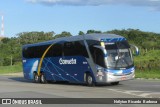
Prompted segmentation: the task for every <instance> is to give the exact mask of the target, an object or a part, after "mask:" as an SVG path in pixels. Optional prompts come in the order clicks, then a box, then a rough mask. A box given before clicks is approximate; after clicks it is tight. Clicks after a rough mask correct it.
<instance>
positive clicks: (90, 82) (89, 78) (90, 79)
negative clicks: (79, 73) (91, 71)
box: [88, 75, 93, 85]
mask: <svg viewBox="0 0 160 107" xmlns="http://www.w3.org/2000/svg"><path fill="white" fill-rule="evenodd" d="M92 81H93V80H92V77H91V76H90V75H89V76H88V84H90V85H91V84H92Z"/></svg>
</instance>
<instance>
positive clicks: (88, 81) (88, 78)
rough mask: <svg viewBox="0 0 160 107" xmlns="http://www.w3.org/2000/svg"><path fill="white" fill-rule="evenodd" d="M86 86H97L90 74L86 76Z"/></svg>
mask: <svg viewBox="0 0 160 107" xmlns="http://www.w3.org/2000/svg"><path fill="white" fill-rule="evenodd" d="M86 84H87V86H94V85H95V83H94V82H93V77H92V75H91V74H89V73H87V74H86Z"/></svg>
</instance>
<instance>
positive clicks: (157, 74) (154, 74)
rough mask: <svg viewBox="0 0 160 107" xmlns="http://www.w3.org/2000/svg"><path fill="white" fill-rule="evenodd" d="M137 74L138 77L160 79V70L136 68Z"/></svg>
mask: <svg viewBox="0 0 160 107" xmlns="http://www.w3.org/2000/svg"><path fill="white" fill-rule="evenodd" d="M135 75H136V78H145V79H148V78H158V79H160V70H152V71H149V70H145V71H139V70H136V72H135Z"/></svg>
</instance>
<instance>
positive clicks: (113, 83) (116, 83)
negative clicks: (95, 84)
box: [111, 81, 119, 85]
mask: <svg viewBox="0 0 160 107" xmlns="http://www.w3.org/2000/svg"><path fill="white" fill-rule="evenodd" d="M118 84H119V81H118V82H112V83H111V85H118Z"/></svg>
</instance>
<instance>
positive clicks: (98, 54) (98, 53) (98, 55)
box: [93, 48, 105, 67]
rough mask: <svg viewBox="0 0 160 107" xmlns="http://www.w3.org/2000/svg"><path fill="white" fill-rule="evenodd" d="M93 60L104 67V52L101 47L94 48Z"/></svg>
mask: <svg viewBox="0 0 160 107" xmlns="http://www.w3.org/2000/svg"><path fill="white" fill-rule="evenodd" d="M93 60H94V62H95V63H96V64H97V65H99V66H102V67H105V62H104V53H103V51H102V50H101V49H98V48H95V49H94V52H93Z"/></svg>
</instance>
